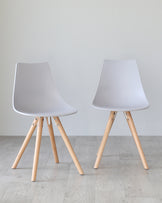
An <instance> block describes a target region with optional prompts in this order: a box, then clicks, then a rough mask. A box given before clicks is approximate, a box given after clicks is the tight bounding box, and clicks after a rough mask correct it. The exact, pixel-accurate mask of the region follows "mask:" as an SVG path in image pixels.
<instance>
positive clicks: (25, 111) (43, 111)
mask: <svg viewBox="0 0 162 203" xmlns="http://www.w3.org/2000/svg"><path fill="white" fill-rule="evenodd" d="M37 107H39V106H37ZM14 110H15V111H16V112H18V113H20V114H22V115H26V116H34V117H50V116H56V117H57V116H67V115H71V114H74V113H77V110H76V109H75V108H73V107H71V106H70V105H68V104H67V105H66V106H65V105H64V106H62V108H60V107H58V106H53V107H52V108H48V107H47V108H46V107H43V108H41V107H40V108H24V107H23V108H22V109H21V108H19V109H14Z"/></svg>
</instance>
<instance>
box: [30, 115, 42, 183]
mask: <svg viewBox="0 0 162 203" xmlns="http://www.w3.org/2000/svg"><path fill="white" fill-rule="evenodd" d="M43 120H44V118H43V117H41V118H39V120H38V128H37V137H36V142H35V153H34V160H33V171H32V179H31V180H32V181H35V180H36V176H37V167H38V159H39V151H40V144H41V137H42V128H43Z"/></svg>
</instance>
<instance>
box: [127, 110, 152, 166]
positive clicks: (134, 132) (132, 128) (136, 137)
mask: <svg viewBox="0 0 162 203" xmlns="http://www.w3.org/2000/svg"><path fill="white" fill-rule="evenodd" d="M125 114H126V119H127V122H128V125H129V128H130V130H131V133H132V135H133V138H134V141H135V143H136V146H137V149H138V152H139V155H140V157H141V160H142V163H143V166H144V169H148V165H147V161H146V159H145V155H144V153H143V150H142V146H141V143H140V140H139V137H138V135H137V131H136V128H135V125H134V122H133V119H132V116H131V113H130V112H129V111H128V112H125Z"/></svg>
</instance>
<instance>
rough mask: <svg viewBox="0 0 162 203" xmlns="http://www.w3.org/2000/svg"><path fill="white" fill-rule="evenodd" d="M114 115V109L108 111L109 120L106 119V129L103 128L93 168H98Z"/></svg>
mask: <svg viewBox="0 0 162 203" xmlns="http://www.w3.org/2000/svg"><path fill="white" fill-rule="evenodd" d="M115 116H116V112H115V111H111V112H110V116H109V120H108V123H107V126H106V129H105V133H104V136H103V138H102V141H101V144H100V147H99V150H98V152H97V159H96V162H95V165H94V168H98V166H99V163H100V161H101V157H102V154H103V151H104V148H105V145H106V141H107V138H108V136H109V133H110V130H111V127H112V125H113V122H114V120H115Z"/></svg>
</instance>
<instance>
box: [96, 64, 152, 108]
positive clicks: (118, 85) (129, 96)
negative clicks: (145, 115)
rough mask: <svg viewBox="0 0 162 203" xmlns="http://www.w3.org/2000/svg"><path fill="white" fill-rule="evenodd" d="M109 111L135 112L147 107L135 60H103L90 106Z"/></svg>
mask: <svg viewBox="0 0 162 203" xmlns="http://www.w3.org/2000/svg"><path fill="white" fill-rule="evenodd" d="M92 105H93V106H94V107H96V108H99V109H106V110H110V111H135V110H140V109H146V108H148V107H149V103H148V100H147V98H146V96H145V93H144V90H143V86H142V82H141V79H140V74H139V71H138V67H137V63H136V61H135V60H105V61H104V66H103V69H102V73H101V77H100V81H99V85H98V88H97V92H96V95H95V98H94V101H93V104H92Z"/></svg>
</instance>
